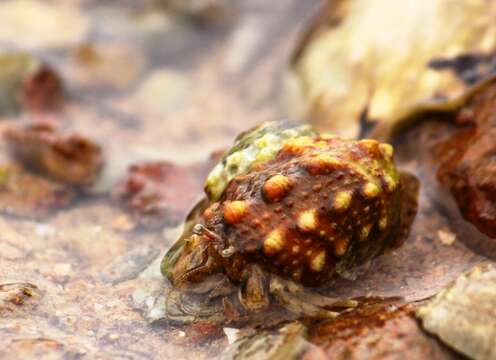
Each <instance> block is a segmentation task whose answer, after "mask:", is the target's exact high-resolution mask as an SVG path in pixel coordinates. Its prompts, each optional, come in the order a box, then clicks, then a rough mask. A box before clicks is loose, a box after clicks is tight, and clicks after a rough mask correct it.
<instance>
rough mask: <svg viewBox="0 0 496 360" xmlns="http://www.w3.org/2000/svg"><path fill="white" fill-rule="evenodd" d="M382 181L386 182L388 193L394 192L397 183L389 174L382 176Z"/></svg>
mask: <svg viewBox="0 0 496 360" xmlns="http://www.w3.org/2000/svg"><path fill="white" fill-rule="evenodd" d="M384 181H385V182H386V187H387V189H388V191H394V189H396V186H397V185H398V183H397V182H396V181H395V180H394V179H393V178H392V177H391V175H389V174H386V175H384Z"/></svg>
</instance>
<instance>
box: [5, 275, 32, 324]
mask: <svg viewBox="0 0 496 360" xmlns="http://www.w3.org/2000/svg"><path fill="white" fill-rule="evenodd" d="M41 296H42V293H41V291H40V290H39V289H38V287H37V286H36V285H33V284H29V283H9V284H0V318H2V317H10V316H15V315H16V314H18V313H19V312H22V311H24V312H29V310H31V309H33V308H35V307H36V305H37V304H38V301H39V300H40V298H41Z"/></svg>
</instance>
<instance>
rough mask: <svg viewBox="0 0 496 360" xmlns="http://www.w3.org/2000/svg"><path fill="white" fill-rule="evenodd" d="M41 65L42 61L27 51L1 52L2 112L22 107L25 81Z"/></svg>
mask: <svg viewBox="0 0 496 360" xmlns="http://www.w3.org/2000/svg"><path fill="white" fill-rule="evenodd" d="M39 67H40V62H39V61H38V60H36V59H35V58H34V57H32V56H31V55H28V54H25V53H2V54H0V113H2V114H13V113H16V112H18V111H19V110H20V108H21V101H20V100H21V99H20V95H21V91H22V90H21V89H22V87H23V82H24V81H26V79H27V78H28V77H30V76H32V74H33V73H35V72H36V71H37V69H39Z"/></svg>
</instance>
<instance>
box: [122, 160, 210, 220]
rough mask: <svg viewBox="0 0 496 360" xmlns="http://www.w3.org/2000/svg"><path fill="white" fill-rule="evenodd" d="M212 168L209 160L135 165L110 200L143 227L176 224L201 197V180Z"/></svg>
mask: <svg viewBox="0 0 496 360" xmlns="http://www.w3.org/2000/svg"><path fill="white" fill-rule="evenodd" d="M212 166H213V163H212V161H205V162H201V163H195V164H191V165H176V164H173V163H171V162H165V161H162V162H148V163H141V164H135V165H132V166H131V167H130V168H129V170H128V174H127V175H126V177H125V178H124V179H123V180H122V181H121V182H120V183H119V184H118V185H117V186H116V188H115V189H114V191H113V197H114V198H115V199H117V200H118V201H120V202H121V203H123V204H124V207H125V208H126V209H127V210H128V211H129V212H130V214H131V215H132V217H133V218H134V219H135V221H136V222H138V223H139V224H141V225H142V226H143V227H145V228H150V229H157V228H160V227H162V226H164V225H176V224H178V223H179V222H180V221H181V220H182V219H183V218H184V216H185V215H186V213H187V212H188V210H189V209H190V208H191V207H192V206H193V205H194V203H195V201H196V200H197V199H198V198H199V197H200V195H201V193H202V188H203V180H204V178H205V175H206V174H207V173H208V171H209V170H210V168H211V167H212Z"/></svg>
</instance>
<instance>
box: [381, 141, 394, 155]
mask: <svg viewBox="0 0 496 360" xmlns="http://www.w3.org/2000/svg"><path fill="white" fill-rule="evenodd" d="M379 149H380V150H381V153H382V154H383V155H384V156H386V157H388V158H392V157H393V155H394V148H393V146H392V145H390V144H386V143H381V144H380V145H379Z"/></svg>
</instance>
